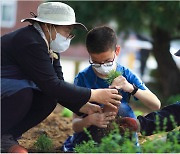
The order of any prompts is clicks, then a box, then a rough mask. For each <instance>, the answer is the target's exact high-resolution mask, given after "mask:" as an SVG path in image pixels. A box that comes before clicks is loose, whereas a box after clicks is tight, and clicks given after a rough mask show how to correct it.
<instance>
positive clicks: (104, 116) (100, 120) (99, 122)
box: [86, 112, 116, 128]
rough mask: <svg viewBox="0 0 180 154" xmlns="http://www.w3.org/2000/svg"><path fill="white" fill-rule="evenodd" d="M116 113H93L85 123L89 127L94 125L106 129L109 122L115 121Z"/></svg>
mask: <svg viewBox="0 0 180 154" xmlns="http://www.w3.org/2000/svg"><path fill="white" fill-rule="evenodd" d="M115 116H116V112H105V113H94V114H91V115H89V116H88V117H86V118H87V121H88V123H89V126H91V125H94V126H97V127H100V128H106V127H107V125H108V124H109V121H111V120H113V119H115Z"/></svg>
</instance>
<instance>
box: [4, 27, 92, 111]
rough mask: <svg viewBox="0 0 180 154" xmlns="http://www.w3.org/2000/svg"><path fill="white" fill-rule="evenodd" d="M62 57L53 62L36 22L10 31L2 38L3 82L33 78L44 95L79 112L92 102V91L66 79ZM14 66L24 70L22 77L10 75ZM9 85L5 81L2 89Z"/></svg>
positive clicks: (21, 72) (31, 79)
mask: <svg viewBox="0 0 180 154" xmlns="http://www.w3.org/2000/svg"><path fill="white" fill-rule="evenodd" d="M59 58H60V57H59ZM59 58H58V59H56V60H54V61H53V64H52V59H51V58H50V56H49V53H48V47H47V45H46V42H45V40H44V39H43V38H42V37H41V35H40V33H39V32H38V31H37V30H36V29H35V28H34V27H33V26H32V25H30V26H27V27H24V28H21V29H19V30H16V31H14V32H12V33H9V34H6V35H4V36H2V37H1V79H4V80H2V81H1V84H2V83H3V82H4V81H6V79H12V80H13V79H18V80H16V81H19V82H20V81H21V79H26V80H27V81H28V82H29V81H30V82H32V81H33V83H35V85H36V86H37V87H38V89H40V90H41V91H42V92H43V93H44V94H46V95H48V96H50V97H53V98H55V99H57V100H58V102H60V104H61V105H63V106H65V107H67V108H69V109H71V110H72V111H73V112H75V113H76V112H78V110H79V109H80V107H81V106H83V105H84V104H85V103H86V102H88V100H89V98H90V95H91V91H90V89H85V88H81V87H77V86H75V85H72V84H69V83H67V82H65V81H64V80H63V73H62V70H61V66H60V61H59ZM13 68H15V70H18V71H17V72H20V73H18V76H19V74H21V75H20V76H21V77H20V78H19V77H16V75H8V73H9V72H10V74H13V73H12V72H13ZM15 72H16V71H15ZM8 83H9V84H10V83H11V82H8ZM9 84H6V83H5V82H4V84H2V86H4V85H5V86H4V87H2V89H3V88H4V89H5V87H6V85H7V86H9V87H10V86H11V84H10V85H9ZM12 86H13V84H12ZM1 95H3V90H2V91H1Z"/></svg>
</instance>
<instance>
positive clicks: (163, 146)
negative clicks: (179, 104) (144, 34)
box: [75, 119, 180, 153]
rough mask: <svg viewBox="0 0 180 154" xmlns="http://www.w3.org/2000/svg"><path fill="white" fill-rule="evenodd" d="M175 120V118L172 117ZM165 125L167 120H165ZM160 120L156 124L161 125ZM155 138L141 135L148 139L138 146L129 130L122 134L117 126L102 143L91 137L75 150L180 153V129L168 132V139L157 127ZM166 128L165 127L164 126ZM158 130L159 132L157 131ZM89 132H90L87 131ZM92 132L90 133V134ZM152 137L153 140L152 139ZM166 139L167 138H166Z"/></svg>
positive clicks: (81, 151)
mask: <svg viewBox="0 0 180 154" xmlns="http://www.w3.org/2000/svg"><path fill="white" fill-rule="evenodd" d="M172 120H173V119H172ZM163 123H164V127H165V125H166V123H167V120H165V121H164V122H163ZM159 124H160V122H158V120H157V123H156V125H159ZM156 128H157V129H156V133H158V134H157V135H155V136H156V137H155V138H153V139H152V138H149V137H143V136H142V137H141V138H145V139H146V141H145V142H143V143H142V144H141V146H140V148H138V147H137V146H135V142H134V140H130V139H129V137H128V136H129V134H128V132H127V133H126V134H125V135H124V136H121V135H120V133H119V131H118V129H117V127H116V128H115V129H114V130H113V131H112V132H111V133H110V134H109V135H107V136H105V137H104V138H102V140H101V143H100V144H97V143H95V142H94V141H93V140H92V137H90V138H91V139H90V140H89V141H88V142H85V141H84V142H83V143H82V144H80V145H77V146H76V147H75V152H78V153H137V152H138V153H139V152H141V153H180V146H179V143H180V132H179V130H177V131H176V130H175V131H172V132H170V133H168V135H167V140H166V133H165V132H163V131H160V128H159V127H156ZM164 129H165V128H164ZM157 131H158V132H157ZM87 133H88V132H87ZM89 135H90V134H89V133H88V136H89ZM150 139H151V140H150ZM164 139H165V140H164Z"/></svg>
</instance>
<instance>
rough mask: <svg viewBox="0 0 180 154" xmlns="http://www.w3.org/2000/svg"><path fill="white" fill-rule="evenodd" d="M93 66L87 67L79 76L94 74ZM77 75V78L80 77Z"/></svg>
mask: <svg viewBox="0 0 180 154" xmlns="http://www.w3.org/2000/svg"><path fill="white" fill-rule="evenodd" d="M92 71H93V70H92V66H91V65H90V66H88V67H86V68H85V69H83V70H82V71H80V72H79V73H78V75H85V74H89V73H92ZM78 75H77V76H78Z"/></svg>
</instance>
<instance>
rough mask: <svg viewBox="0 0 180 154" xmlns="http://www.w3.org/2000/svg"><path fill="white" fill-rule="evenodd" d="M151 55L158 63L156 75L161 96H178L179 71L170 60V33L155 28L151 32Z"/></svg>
mask: <svg viewBox="0 0 180 154" xmlns="http://www.w3.org/2000/svg"><path fill="white" fill-rule="evenodd" d="M152 37H153V40H154V43H153V53H154V56H155V58H156V61H157V63H158V73H159V75H160V82H161V85H162V88H163V95H164V96H165V97H169V96H171V95H176V94H180V70H179V69H178V68H177V65H176V63H175V61H174V60H173V58H172V55H171V53H170V52H169V50H170V33H168V32H167V31H164V30H162V29H161V28H159V27H156V28H154V29H153V30H152Z"/></svg>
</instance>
